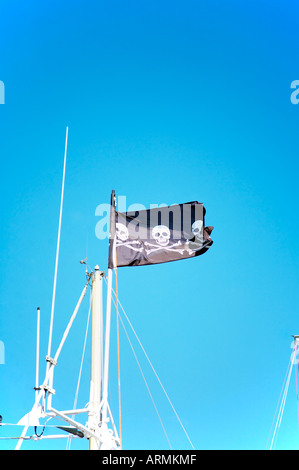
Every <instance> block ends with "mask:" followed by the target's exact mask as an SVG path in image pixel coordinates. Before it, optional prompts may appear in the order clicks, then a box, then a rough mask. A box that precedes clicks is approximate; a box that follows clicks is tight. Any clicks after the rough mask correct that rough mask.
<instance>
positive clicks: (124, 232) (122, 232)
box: [116, 222, 129, 242]
mask: <svg viewBox="0 0 299 470" xmlns="http://www.w3.org/2000/svg"><path fill="white" fill-rule="evenodd" d="M116 238H117V239H118V240H121V241H122V242H125V241H126V240H128V238H129V232H128V229H127V227H126V226H125V225H124V224H120V223H119V222H117V223H116Z"/></svg>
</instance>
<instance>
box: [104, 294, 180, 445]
mask: <svg viewBox="0 0 299 470" xmlns="http://www.w3.org/2000/svg"><path fill="white" fill-rule="evenodd" d="M112 301H113V303H114V305H115V306H116V302H115V300H114V299H112ZM119 319H120V321H121V324H122V326H123V329H124V331H125V334H126V337H127V340H128V342H129V344H130V346H131V349H132V352H133V354H134V357H135V360H136V362H137V365H138V368H139V370H140V373H141V375H142V378H143V380H144V383H145V386H146V388H147V391H148V393H149V396H150V398H151V400H152V403H153V405H154V408H155V410H156V413H157V416H158V418H159V421H160V424H161V426H162V429H163V432H164V434H165V437H166V439H167V441H168V444H169V447H170V449H172V446H171V443H170V440H169V438H168V435H167V432H166V429H165V427H164V425H163V422H162V419H161V416H160V414H159V411H158V408H157V406H156V404H155V401H154V398H153V396H152V394H151V391H150V388H149V386H148V383H147V381H146V378H145V376H144V373H143V371H142V368H141V365H140V363H139V361H138V358H137V355H136V353H135V350H134V348H133V345H132V343H131V341H130V338H129V335H128V332H127V330H126V327H125V325H124V322H123V320H122V318H121V316H120V315H119Z"/></svg>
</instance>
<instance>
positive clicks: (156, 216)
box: [108, 191, 213, 268]
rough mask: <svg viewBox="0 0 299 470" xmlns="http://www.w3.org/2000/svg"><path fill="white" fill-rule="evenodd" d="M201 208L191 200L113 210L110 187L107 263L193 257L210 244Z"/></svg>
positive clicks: (111, 265) (132, 263)
mask: <svg viewBox="0 0 299 470" xmlns="http://www.w3.org/2000/svg"><path fill="white" fill-rule="evenodd" d="M205 213H206V211H205V208H204V206H203V204H201V203H199V202H197V201H193V202H188V203H185V204H177V205H173V206H167V207H160V208H154V209H148V210H141V211H135V212H117V211H116V210H115V195H114V191H112V195H111V209H110V237H109V238H110V239H109V260H108V267H109V268H115V267H122V266H142V265H147V264H158V263H167V262H169V261H178V260H181V259H185V258H193V257H195V256H199V255H202V254H203V253H205V252H206V251H207V250H208V249H209V248H210V246H211V245H212V244H213V241H212V239H211V238H210V234H211V232H212V230H213V227H205Z"/></svg>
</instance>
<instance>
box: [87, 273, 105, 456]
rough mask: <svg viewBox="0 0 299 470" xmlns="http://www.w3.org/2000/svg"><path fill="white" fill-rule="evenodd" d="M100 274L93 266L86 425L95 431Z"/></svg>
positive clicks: (100, 351)
mask: <svg viewBox="0 0 299 470" xmlns="http://www.w3.org/2000/svg"><path fill="white" fill-rule="evenodd" d="M102 276H103V273H102V272H100V270H99V266H98V265H97V266H95V271H94V273H93V276H92V313H91V364H90V398H89V413H88V427H89V429H90V430H91V431H93V432H94V433H96V431H97V429H98V425H99V423H100V403H101V399H102V380H101V377H102V367H101V365H102V356H103V299H102ZM97 449H98V443H97V440H96V439H95V437H90V439H89V450H97Z"/></svg>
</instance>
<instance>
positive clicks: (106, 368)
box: [102, 268, 113, 423]
mask: <svg viewBox="0 0 299 470" xmlns="http://www.w3.org/2000/svg"><path fill="white" fill-rule="evenodd" d="M112 272H113V270H112V269H110V268H109V269H108V283H107V305H106V331H105V357H104V377H103V414H102V420H103V423H107V421H108V378H109V354H110V325H111V297H112Z"/></svg>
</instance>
